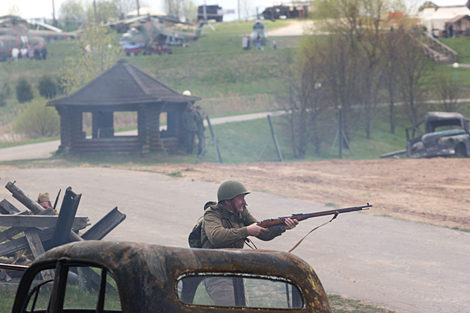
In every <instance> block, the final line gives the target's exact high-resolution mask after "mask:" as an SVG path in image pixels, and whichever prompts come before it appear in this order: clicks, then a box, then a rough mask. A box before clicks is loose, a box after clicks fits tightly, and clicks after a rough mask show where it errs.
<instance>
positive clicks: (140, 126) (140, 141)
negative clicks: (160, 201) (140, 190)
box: [47, 60, 201, 153]
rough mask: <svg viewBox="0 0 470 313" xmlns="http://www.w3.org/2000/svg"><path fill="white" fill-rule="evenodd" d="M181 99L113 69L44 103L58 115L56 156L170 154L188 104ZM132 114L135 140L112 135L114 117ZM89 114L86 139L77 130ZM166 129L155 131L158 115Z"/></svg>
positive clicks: (123, 66)
mask: <svg viewBox="0 0 470 313" xmlns="http://www.w3.org/2000/svg"><path fill="white" fill-rule="evenodd" d="M198 100H201V98H198V97H192V96H185V95H182V94H180V93H178V92H176V91H174V90H172V89H171V88H169V87H167V86H165V85H164V84H162V83H160V82H159V81H157V80H156V79H154V78H152V77H151V76H149V75H148V74H146V73H144V72H142V71H141V70H139V69H137V68H136V67H134V66H132V65H131V64H129V63H128V62H127V61H126V60H120V61H118V62H117V63H116V64H115V65H114V66H113V67H111V68H110V69H108V70H107V71H105V72H104V73H103V74H101V75H100V76H98V77H97V78H95V79H94V80H92V81H91V82H89V83H88V84H87V85H85V86H84V87H83V88H81V89H80V90H78V91H76V92H75V93H73V94H72V95H70V96H69V97H66V98H61V99H57V100H53V101H50V102H48V104H47V106H54V107H55V108H56V110H57V112H58V113H59V115H60V140H61V144H60V146H59V152H61V151H62V152H66V153H67V152H100V151H109V152H119V153H122V152H134V151H141V152H148V151H161V150H171V149H175V148H176V147H177V145H178V143H179V141H180V140H181V138H182V130H181V116H182V113H183V111H184V109H185V107H186V105H187V103H188V102H195V101H198ZM124 111H134V112H137V136H117V135H116V134H115V133H114V112H124ZM88 112H89V113H91V116H92V136H91V138H86V136H84V135H83V134H84V132H83V130H82V123H83V113H88ZM162 112H166V113H167V129H166V130H165V131H163V132H160V114H161V113H162Z"/></svg>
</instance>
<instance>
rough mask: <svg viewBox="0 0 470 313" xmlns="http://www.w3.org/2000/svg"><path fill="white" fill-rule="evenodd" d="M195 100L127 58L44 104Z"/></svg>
mask: <svg viewBox="0 0 470 313" xmlns="http://www.w3.org/2000/svg"><path fill="white" fill-rule="evenodd" d="M198 100H201V98H199V97H192V96H184V95H182V94H180V93H178V92H176V91H174V90H173V89H171V88H169V87H168V86H166V85H164V84H162V83H160V82H159V81H157V80H156V79H154V78H153V77H151V76H150V75H148V74H146V73H144V72H142V71H141V70H139V69H138V68H136V67H134V66H132V65H131V64H129V63H128V62H127V61H126V60H119V61H118V62H117V63H116V64H115V65H114V66H113V67H111V68H110V69H108V70H106V71H105V72H104V73H103V74H101V75H100V76H98V77H97V78H95V79H94V80H92V81H91V82H89V83H88V84H86V85H85V86H84V87H83V88H81V89H79V90H78V91H76V92H74V93H73V94H71V95H70V96H69V97H66V98H61V99H57V100H53V101H50V102H48V103H47V105H48V106H63V105H123V104H134V103H135V104H138V103H151V102H162V101H164V102H173V103H183V102H188V101H198Z"/></svg>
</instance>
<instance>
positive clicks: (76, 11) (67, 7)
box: [59, 0, 88, 20]
mask: <svg viewBox="0 0 470 313" xmlns="http://www.w3.org/2000/svg"><path fill="white" fill-rule="evenodd" d="M87 3H88V2H87V1H84V0H65V1H64V2H62V4H61V5H60V8H59V18H60V19H61V20H66V19H68V18H73V19H77V20H83V19H84V18H85V17H86V13H87V12H86V7H87V5H86V4H87Z"/></svg>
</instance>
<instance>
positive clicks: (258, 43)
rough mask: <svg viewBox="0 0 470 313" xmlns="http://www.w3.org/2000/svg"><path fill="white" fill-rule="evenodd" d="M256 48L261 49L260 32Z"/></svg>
mask: <svg viewBox="0 0 470 313" xmlns="http://www.w3.org/2000/svg"><path fill="white" fill-rule="evenodd" d="M256 50H261V36H260V35H259V34H258V36H257V37H256Z"/></svg>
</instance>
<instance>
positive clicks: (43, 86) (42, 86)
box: [38, 76, 58, 99]
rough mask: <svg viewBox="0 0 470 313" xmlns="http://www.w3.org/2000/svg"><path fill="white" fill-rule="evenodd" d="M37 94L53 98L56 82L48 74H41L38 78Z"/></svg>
mask: <svg viewBox="0 0 470 313" xmlns="http://www.w3.org/2000/svg"><path fill="white" fill-rule="evenodd" d="M38 90H39V94H40V95H41V96H43V97H44V98H46V99H52V98H55V96H56V95H57V91H58V88H57V83H56V82H55V80H54V79H52V78H51V77H49V76H43V77H41V79H39V85H38Z"/></svg>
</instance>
